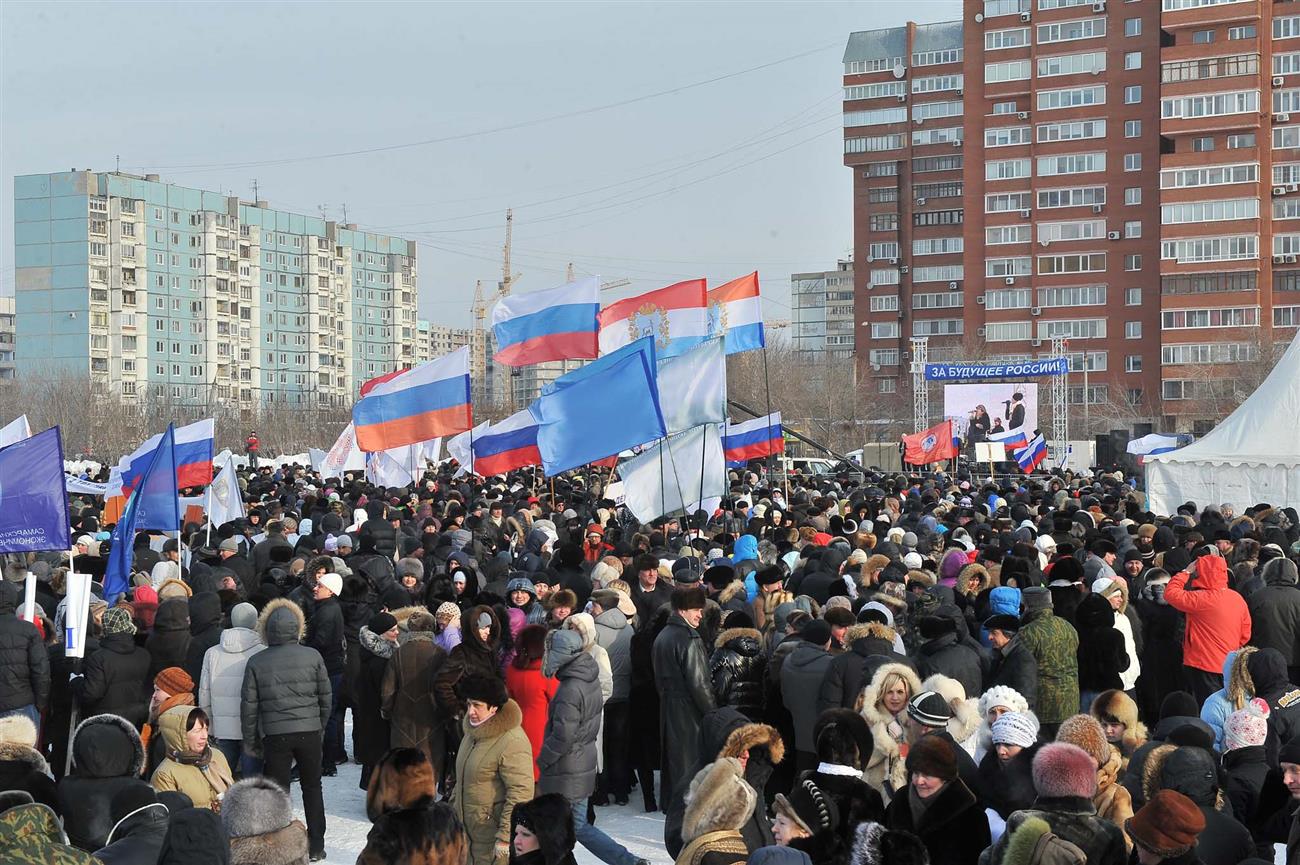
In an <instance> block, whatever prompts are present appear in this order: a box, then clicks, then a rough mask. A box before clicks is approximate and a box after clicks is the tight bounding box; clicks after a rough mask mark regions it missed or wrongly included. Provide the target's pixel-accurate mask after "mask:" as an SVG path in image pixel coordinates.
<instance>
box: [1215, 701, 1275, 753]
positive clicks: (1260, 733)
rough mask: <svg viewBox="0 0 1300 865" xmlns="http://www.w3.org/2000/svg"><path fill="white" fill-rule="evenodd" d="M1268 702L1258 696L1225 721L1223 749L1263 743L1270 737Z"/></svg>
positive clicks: (1234, 748) (1235, 748)
mask: <svg viewBox="0 0 1300 865" xmlns="http://www.w3.org/2000/svg"><path fill="white" fill-rule="evenodd" d="M1268 715H1269V710H1268V703H1266V702H1265V701H1264V700H1262V699H1260V698H1259V697H1256V698H1255V699H1253V700H1251V701H1249V702H1248V703H1246V705H1244V706H1242V707H1241V708H1240V709H1238V710H1237V711H1235V712H1233V713H1232V714H1231V715H1229V716H1228V719H1227V720H1226V721H1224V722H1223V750H1225V751H1235V750H1237V749H1238V748H1249V747H1251V746H1252V745H1263V744H1264V740H1265V739H1266V738H1268Z"/></svg>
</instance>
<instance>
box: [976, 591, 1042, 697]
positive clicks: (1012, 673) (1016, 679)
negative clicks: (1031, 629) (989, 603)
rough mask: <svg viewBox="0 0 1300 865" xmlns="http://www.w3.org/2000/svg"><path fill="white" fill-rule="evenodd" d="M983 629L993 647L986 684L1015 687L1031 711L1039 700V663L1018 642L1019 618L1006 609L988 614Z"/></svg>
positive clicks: (990, 686) (989, 685) (991, 686)
mask: <svg viewBox="0 0 1300 865" xmlns="http://www.w3.org/2000/svg"><path fill="white" fill-rule="evenodd" d="M984 630H985V631H987V632H988V635H989V645H990V646H992V647H993V667H992V669H991V670H990V671H989V682H988V687H989V688H993V687H996V686H998V685H1005V686H1006V687H1008V688H1012V689H1014V690H1015V691H1016V692H1017V693H1019V694H1020V695H1021V696H1023V697H1024V698H1025V701H1026V702H1028V703H1029V709H1030V711H1033V708H1034V705H1035V703H1036V702H1037V700H1038V663H1037V662H1036V661H1035V660H1034V656H1033V655H1032V654H1031V653H1030V652H1029V650H1028V649H1026V648H1025V647H1024V646H1022V645H1020V639H1019V633H1020V619H1019V618H1018V617H1016V616H1012V615H1008V614H1005V613H1000V614H998V615H996V616H989V617H988V618H987V619H985V620H984ZM985 690H988V688H986V689H985Z"/></svg>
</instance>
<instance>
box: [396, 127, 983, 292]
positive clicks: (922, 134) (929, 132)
mask: <svg viewBox="0 0 1300 865" xmlns="http://www.w3.org/2000/svg"><path fill="white" fill-rule="evenodd" d="M961 140H962V128H961V127H960V126H950V127H948V128H947V129H919V130H917V131H915V132H913V133H912V144H913V146H921V145H925V144H951V143H952V142H954V141H961ZM383 275H384V276H387V275H388V274H386V273H385V274H383Z"/></svg>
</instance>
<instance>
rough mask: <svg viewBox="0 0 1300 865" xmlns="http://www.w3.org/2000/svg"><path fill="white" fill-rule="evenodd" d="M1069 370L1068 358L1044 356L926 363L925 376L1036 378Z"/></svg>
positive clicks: (937, 378)
mask: <svg viewBox="0 0 1300 865" xmlns="http://www.w3.org/2000/svg"><path fill="white" fill-rule="evenodd" d="M1069 371H1070V360H1069V358H1064V357H1045V358H1042V359H1040V360H1018V361H1010V362H1008V363H927V364H926V365H925V377H926V379H927V380H929V381H983V380H985V379H993V378H1038V377H1040V376H1044V375H1065V374H1066V373H1067V372H1069Z"/></svg>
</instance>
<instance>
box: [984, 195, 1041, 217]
mask: <svg viewBox="0 0 1300 865" xmlns="http://www.w3.org/2000/svg"><path fill="white" fill-rule="evenodd" d="M1029 196H1030V193H1028V192H1002V193H997V194H994V195H986V196H984V212H985V213H1002V212H1005V211H1008V210H1028V209H1029V207H1030V197H1029Z"/></svg>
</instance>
